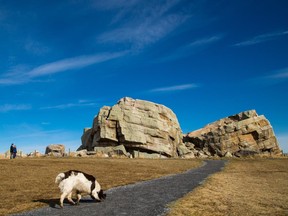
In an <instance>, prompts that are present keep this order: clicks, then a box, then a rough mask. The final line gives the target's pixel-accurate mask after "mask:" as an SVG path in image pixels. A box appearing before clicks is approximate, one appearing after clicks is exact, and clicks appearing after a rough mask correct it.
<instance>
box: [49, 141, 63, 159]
mask: <svg viewBox="0 0 288 216" xmlns="http://www.w3.org/2000/svg"><path fill="white" fill-rule="evenodd" d="M45 155H52V156H56V157H62V156H64V155H65V146H64V145H62V144H51V145H49V146H47V147H46V151H45Z"/></svg>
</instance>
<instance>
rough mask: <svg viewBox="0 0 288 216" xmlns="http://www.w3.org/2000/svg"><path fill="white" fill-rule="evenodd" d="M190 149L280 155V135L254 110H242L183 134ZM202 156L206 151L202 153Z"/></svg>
mask: <svg viewBox="0 0 288 216" xmlns="http://www.w3.org/2000/svg"><path fill="white" fill-rule="evenodd" d="M183 141H184V142H185V145H186V146H187V147H188V148H189V147H190V149H191V151H192V150H193V149H194V150H196V154H197V151H198V154H199V153H201V154H204V155H206V156H220V157H223V156H226V157H231V156H232V155H233V156H237V157H241V156H248V155H254V154H266V155H280V154H281V149H280V148H279V145H278V142H277V139H276V137H275V134H274V132H273V128H272V126H271V124H270V122H269V121H268V120H267V119H266V118H265V117H264V116H263V115H260V116H258V114H257V113H256V111H255V110H250V111H246V112H241V113H239V114H236V115H233V116H229V117H227V118H224V119H221V120H219V121H216V122H214V123H211V124H208V125H207V126H205V127H204V128H202V129H199V130H196V131H193V132H191V133H188V134H187V135H186V136H184V138H183ZM202 156H203V155H202Z"/></svg>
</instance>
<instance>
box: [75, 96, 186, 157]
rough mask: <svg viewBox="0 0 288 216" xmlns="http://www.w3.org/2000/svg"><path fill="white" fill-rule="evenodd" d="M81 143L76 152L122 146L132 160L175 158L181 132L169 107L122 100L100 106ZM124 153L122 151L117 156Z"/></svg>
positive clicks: (128, 99) (129, 99) (180, 141)
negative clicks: (145, 156)
mask: <svg viewBox="0 0 288 216" xmlns="http://www.w3.org/2000/svg"><path fill="white" fill-rule="evenodd" d="M81 140H82V145H81V146H80V148H79V149H78V150H82V149H87V150H88V151H102V150H103V147H113V146H114V147H115V146H120V145H123V146H124V147H125V148H124V149H125V150H126V151H127V152H128V153H129V154H131V155H132V156H134V157H137V155H138V156H139V155H143V154H142V153H148V154H152V155H155V154H157V155H160V156H161V155H162V156H167V157H176V156H177V147H178V145H179V144H181V143H182V131H181V129H180V126H179V123H178V120H177V117H176V115H175V114H174V113H173V112H172V111H171V110H170V109H169V108H167V107H165V106H163V105H160V104H156V103H152V102H149V101H144V100H135V99H132V98H128V97H125V98H122V99H120V100H119V101H118V103H117V104H116V105H114V106H113V107H108V106H104V107H102V108H101V109H100V111H99V113H98V115H97V116H96V117H95V118H94V121H93V126H92V128H86V129H84V133H83V135H82V138H81ZM106 150H107V149H106ZM103 151H104V150H103ZM113 151H114V152H115V151H116V150H115V149H114V150H113ZM117 151H118V152H119V151H120V150H117ZM126 151H124V150H123V149H122V150H121V152H122V153H121V154H124V155H125V154H127V152H126Z"/></svg>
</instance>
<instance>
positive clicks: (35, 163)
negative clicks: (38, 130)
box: [0, 158, 201, 215]
mask: <svg viewBox="0 0 288 216" xmlns="http://www.w3.org/2000/svg"><path fill="white" fill-rule="evenodd" d="M200 164H201V161H199V160H176V159H175V160H173V159H167V160H164V159H162V160H156V159H155V160H152V159H150V160H144V159H142V160H141V159H99V158H98V159H97V158H60V159H56V158H39V159H20V158H18V159H15V160H0V170H1V175H0V191H1V201H0V215H7V214H11V213H16V212H21V211H25V210H29V209H33V208H36V207H40V206H44V205H48V204H50V203H51V202H53V203H55V202H58V199H59V189H58V187H57V185H55V183H54V181H55V177H56V175H57V174H58V173H59V172H63V171H67V170H70V169H76V170H81V171H84V172H86V173H89V174H92V175H94V176H96V178H97V179H98V180H99V182H100V184H101V186H102V187H103V189H104V190H107V189H109V188H111V187H115V186H119V185H126V184H130V183H134V182H137V181H141V180H147V179H153V178H157V177H160V176H163V175H168V174H172V173H180V172H183V171H185V170H188V169H191V168H194V167H197V166H199V165H200Z"/></svg>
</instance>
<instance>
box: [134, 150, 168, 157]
mask: <svg viewBox="0 0 288 216" xmlns="http://www.w3.org/2000/svg"><path fill="white" fill-rule="evenodd" d="M131 153H132V156H133V157H134V158H148V159H154V158H167V156H165V155H161V154H158V153H147V152H141V151H136V150H134V151H132V152H131Z"/></svg>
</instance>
